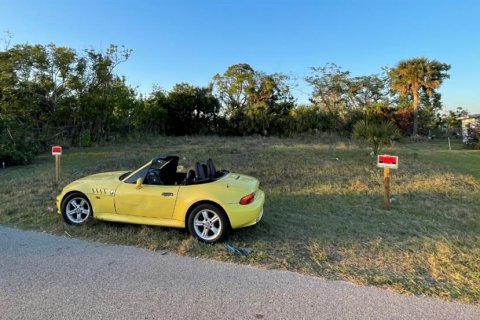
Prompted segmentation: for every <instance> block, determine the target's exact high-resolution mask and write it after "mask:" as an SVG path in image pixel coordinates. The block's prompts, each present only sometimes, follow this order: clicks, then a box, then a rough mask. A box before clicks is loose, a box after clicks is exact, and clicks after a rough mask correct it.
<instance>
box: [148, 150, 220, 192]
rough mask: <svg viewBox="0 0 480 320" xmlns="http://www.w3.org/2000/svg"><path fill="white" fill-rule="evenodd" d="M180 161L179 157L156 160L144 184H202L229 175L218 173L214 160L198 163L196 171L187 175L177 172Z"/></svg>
mask: <svg viewBox="0 0 480 320" xmlns="http://www.w3.org/2000/svg"><path fill="white" fill-rule="evenodd" d="M178 160H179V158H178V157H177V156H166V157H158V158H156V159H154V160H153V161H152V165H151V167H150V168H149V169H148V172H147V175H146V177H145V179H144V183H145V184H153V185H193V184H202V183H208V182H212V181H215V180H218V179H220V178H221V177H223V176H225V175H226V174H227V173H228V171H227V170H219V171H217V169H216V168H215V164H214V163H213V161H212V159H208V160H207V162H206V163H200V162H199V161H197V162H196V163H195V166H194V169H190V170H188V172H186V173H185V172H177V167H178Z"/></svg>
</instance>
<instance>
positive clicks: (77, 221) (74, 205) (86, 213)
mask: <svg viewBox="0 0 480 320" xmlns="http://www.w3.org/2000/svg"><path fill="white" fill-rule="evenodd" d="M62 217H63V220H65V222H66V223H68V224H70V225H73V226H80V225H82V224H85V223H87V222H88V221H90V220H91V219H92V217H93V209H92V205H91V204H90V201H89V200H88V198H87V197H86V196H85V195H84V194H82V193H80V192H73V193H71V194H69V195H68V196H67V197H66V198H65V199H64V200H63V201H62Z"/></svg>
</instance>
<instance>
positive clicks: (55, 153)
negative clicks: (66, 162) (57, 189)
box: [52, 146, 62, 182]
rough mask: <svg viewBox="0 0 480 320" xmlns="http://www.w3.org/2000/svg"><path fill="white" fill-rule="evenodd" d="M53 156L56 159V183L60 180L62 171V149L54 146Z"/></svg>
mask: <svg viewBox="0 0 480 320" xmlns="http://www.w3.org/2000/svg"><path fill="white" fill-rule="evenodd" d="M52 156H54V157H55V182H58V179H60V170H61V165H62V164H61V157H62V147H61V146H53V147H52Z"/></svg>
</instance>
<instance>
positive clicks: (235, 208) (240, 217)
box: [225, 190, 265, 229]
mask: <svg viewBox="0 0 480 320" xmlns="http://www.w3.org/2000/svg"><path fill="white" fill-rule="evenodd" d="M264 203H265V193H264V192H263V191H262V190H258V191H257V192H256V194H255V200H254V201H253V202H252V203H250V204H247V205H241V204H238V203H236V204H228V205H225V209H226V211H227V215H228V218H229V219H230V224H231V226H232V228H233V229H238V228H244V227H248V226H252V225H254V224H257V223H258V222H259V221H260V220H261V219H262V216H263V205H264Z"/></svg>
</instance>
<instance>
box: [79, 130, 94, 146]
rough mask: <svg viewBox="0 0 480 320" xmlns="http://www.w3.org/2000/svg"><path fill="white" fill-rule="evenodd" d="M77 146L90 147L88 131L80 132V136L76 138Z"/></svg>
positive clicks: (90, 136) (90, 138) (90, 137)
mask: <svg viewBox="0 0 480 320" xmlns="http://www.w3.org/2000/svg"><path fill="white" fill-rule="evenodd" d="M78 145H79V146H80V147H91V146H92V134H91V133H90V129H83V130H82V131H81V132H80V135H79V137H78Z"/></svg>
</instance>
